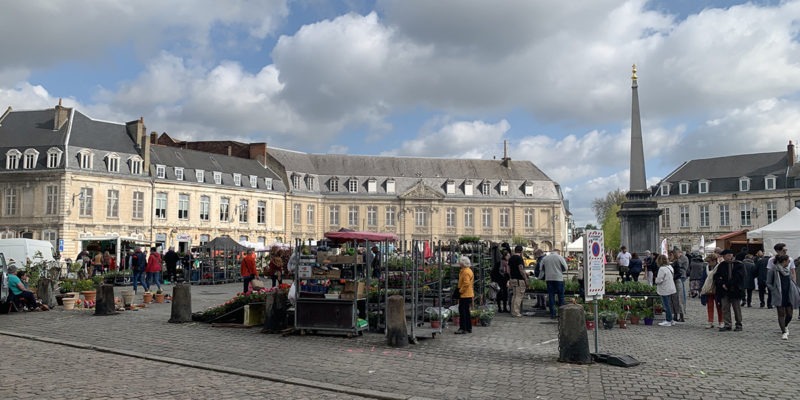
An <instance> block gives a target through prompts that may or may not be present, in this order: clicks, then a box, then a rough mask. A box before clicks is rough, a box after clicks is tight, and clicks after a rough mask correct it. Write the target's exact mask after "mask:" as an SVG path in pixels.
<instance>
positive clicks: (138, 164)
mask: <svg viewBox="0 0 800 400" xmlns="http://www.w3.org/2000/svg"><path fill="white" fill-rule="evenodd" d="M142 163H143V161H142V158H141V157H139V156H133V157H130V158H128V165H129V166H130V168H131V174H133V175H141V174H142Z"/></svg>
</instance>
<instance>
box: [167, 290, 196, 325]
mask: <svg viewBox="0 0 800 400" xmlns="http://www.w3.org/2000/svg"><path fill="white" fill-rule="evenodd" d="M169 322H173V323H182V322H192V285H190V284H188V283H185V282H182V283H179V284H177V285H175V286H173V288H172V314H171V315H170V317H169Z"/></svg>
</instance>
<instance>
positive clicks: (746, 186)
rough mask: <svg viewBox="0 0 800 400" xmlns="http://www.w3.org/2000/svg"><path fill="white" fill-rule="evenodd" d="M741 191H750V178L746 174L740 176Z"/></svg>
mask: <svg viewBox="0 0 800 400" xmlns="http://www.w3.org/2000/svg"><path fill="white" fill-rule="evenodd" d="M739 191H740V192H747V191H750V178H748V177H746V176H745V177H741V178H739Z"/></svg>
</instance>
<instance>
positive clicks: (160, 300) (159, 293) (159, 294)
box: [156, 289, 164, 303]
mask: <svg viewBox="0 0 800 400" xmlns="http://www.w3.org/2000/svg"><path fill="white" fill-rule="evenodd" d="M163 302H164V292H163V291H161V289H158V290H157V291H156V303H163Z"/></svg>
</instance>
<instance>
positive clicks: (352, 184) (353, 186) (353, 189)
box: [347, 178, 358, 193]
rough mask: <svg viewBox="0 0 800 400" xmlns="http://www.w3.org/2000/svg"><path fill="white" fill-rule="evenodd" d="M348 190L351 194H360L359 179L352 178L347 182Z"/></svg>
mask: <svg viewBox="0 0 800 400" xmlns="http://www.w3.org/2000/svg"><path fill="white" fill-rule="evenodd" d="M347 190H348V191H349V192H350V193H358V179H356V178H350V180H349V181H347Z"/></svg>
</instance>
